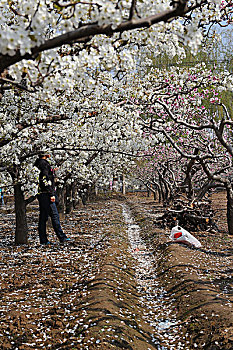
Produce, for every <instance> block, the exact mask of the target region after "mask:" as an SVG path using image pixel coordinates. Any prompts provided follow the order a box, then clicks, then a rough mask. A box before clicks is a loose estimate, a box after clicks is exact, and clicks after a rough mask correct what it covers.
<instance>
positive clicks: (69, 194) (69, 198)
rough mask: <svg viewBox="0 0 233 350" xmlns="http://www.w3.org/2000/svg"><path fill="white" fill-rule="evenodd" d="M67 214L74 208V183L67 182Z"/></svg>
mask: <svg viewBox="0 0 233 350" xmlns="http://www.w3.org/2000/svg"><path fill="white" fill-rule="evenodd" d="M65 203H66V214H70V213H71V212H72V210H73V201H72V184H66V201H65Z"/></svg>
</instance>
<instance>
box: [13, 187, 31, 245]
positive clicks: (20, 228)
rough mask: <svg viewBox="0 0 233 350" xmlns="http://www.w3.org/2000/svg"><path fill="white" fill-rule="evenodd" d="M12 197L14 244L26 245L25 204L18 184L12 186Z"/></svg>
mask: <svg viewBox="0 0 233 350" xmlns="http://www.w3.org/2000/svg"><path fill="white" fill-rule="evenodd" d="M14 195H15V196H14V200H15V215H16V230H15V243H16V244H27V243H28V225H27V216H26V202H25V199H24V194H23V191H22V189H21V184H20V183H17V184H15V185H14Z"/></svg>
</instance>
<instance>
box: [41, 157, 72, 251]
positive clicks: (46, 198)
mask: <svg viewBox="0 0 233 350" xmlns="http://www.w3.org/2000/svg"><path fill="white" fill-rule="evenodd" d="M48 158H50V155H49V154H48V153H46V152H43V153H41V154H40V155H39V158H38V159H37V160H36V162H35V164H34V165H35V166H36V167H37V168H38V169H39V170H40V175H39V188H38V195H37V198H38V201H39V208H40V214H39V226H38V231H39V237H40V243H41V244H46V245H47V244H51V243H50V242H49V241H48V238H47V234H46V223H47V221H48V217H49V216H50V217H51V220H52V225H53V229H54V231H55V233H56V235H57V237H58V239H59V241H60V242H61V243H63V242H66V241H69V240H70V239H69V238H68V237H67V236H66V234H65V233H64V232H63V230H62V228H61V224H60V218H59V214H58V211H57V206H56V190H55V177H54V171H53V169H52V168H51V165H50V164H49V162H48V160H47V159H48Z"/></svg>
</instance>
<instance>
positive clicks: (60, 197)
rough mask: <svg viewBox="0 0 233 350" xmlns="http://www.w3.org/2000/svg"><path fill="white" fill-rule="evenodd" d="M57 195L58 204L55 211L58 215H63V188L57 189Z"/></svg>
mask: <svg viewBox="0 0 233 350" xmlns="http://www.w3.org/2000/svg"><path fill="white" fill-rule="evenodd" d="M56 193H57V197H58V204H57V210H58V212H59V214H61V215H64V211H65V191H64V186H62V187H60V186H58V187H57V190H56Z"/></svg>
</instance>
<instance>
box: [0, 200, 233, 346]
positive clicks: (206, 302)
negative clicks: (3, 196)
mask: <svg viewBox="0 0 233 350" xmlns="http://www.w3.org/2000/svg"><path fill="white" fill-rule="evenodd" d="M218 206H219V204H218ZM162 210H163V209H162V208H161V207H160V206H159V204H158V203H155V202H153V201H152V199H151V198H146V197H142V196H127V197H125V198H123V197H116V198H111V199H106V200H99V201H96V202H94V203H88V204H87V205H86V206H85V207H80V208H78V209H76V210H75V211H74V212H73V213H72V214H71V215H69V216H68V215H67V216H66V217H64V218H63V219H62V226H63V228H64V230H65V231H66V233H67V235H68V236H69V237H70V238H71V239H72V241H71V242H70V243H66V244H63V245H61V244H59V243H58V240H57V239H56V237H55V236H54V234H53V231H52V228H51V227H48V235H49V239H50V240H51V241H52V242H53V243H54V244H53V245H51V246H40V245H39V241H38V237H37V221H38V210H37V204H36V203H35V204H33V205H31V207H30V208H29V211H28V219H29V227H30V233H29V244H28V245H25V246H15V245H14V214H13V212H12V210H11V209H10V206H9V205H8V206H6V207H5V208H2V210H1V217H0V225H1V243H0V256H1V281H0V287H1V289H0V297H1V298H0V322H1V330H0V348H1V349H23V350H28V349H140V350H144V349H146V350H148V349H163V350H166V349H169V350H179V349H180V350H181V349H185V350H188V349H190V350H191V349H196V348H197V349H216V350H217V349H219V350H220V349H232V348H233V319H232V303H233V293H232V286H233V282H232V266H233V264H232V263H233V247H232V243H233V239H232V237H230V236H228V235H226V234H218V235H214V234H213V233H211V232H199V233H198V236H196V237H197V238H198V239H199V240H200V241H201V243H202V248H199V249H196V248H190V247H187V246H184V245H181V244H176V243H171V242H170V241H169V239H168V236H169V233H170V232H169V230H161V229H160V228H158V227H157V226H156V215H157V214H158V213H159V212H162Z"/></svg>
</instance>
